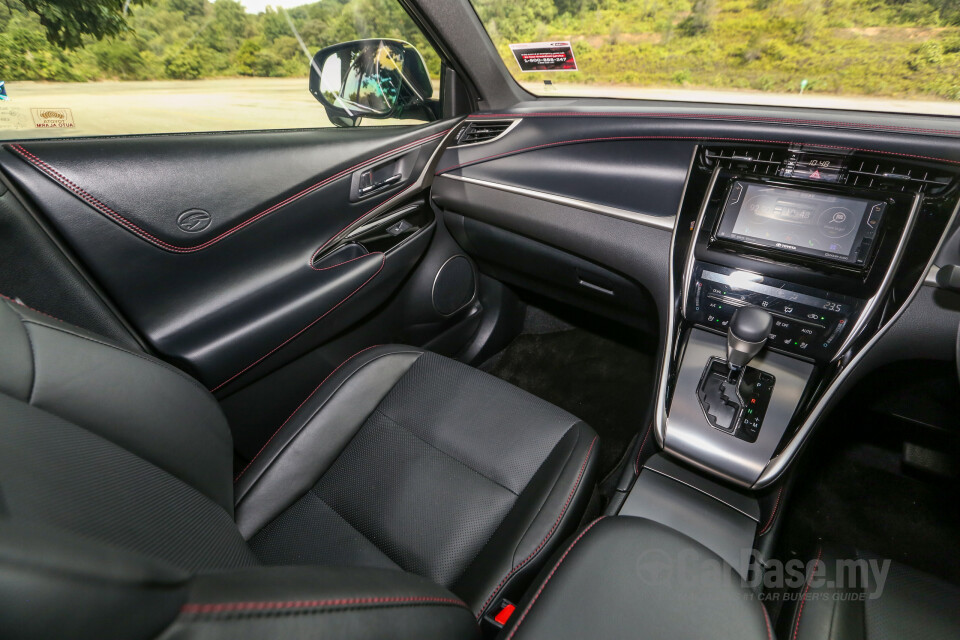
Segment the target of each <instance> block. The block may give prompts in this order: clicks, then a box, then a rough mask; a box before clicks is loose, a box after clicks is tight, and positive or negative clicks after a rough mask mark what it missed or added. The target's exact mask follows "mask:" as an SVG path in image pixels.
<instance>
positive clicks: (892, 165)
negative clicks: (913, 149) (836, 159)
mask: <svg viewBox="0 0 960 640" xmlns="http://www.w3.org/2000/svg"><path fill="white" fill-rule="evenodd" d="M956 177H957V173H956V172H951V171H948V170H947V169H945V168H944V167H942V166H933V165H931V166H927V165H924V164H920V163H915V162H900V161H899V160H891V159H889V158H877V157H873V156H866V155H860V154H857V155H854V156H853V157H852V158H850V162H849V164H848V165H847V171H846V180H845V182H846V184H848V185H850V186H851V187H863V188H865V189H881V190H883V191H921V192H924V193H926V194H928V195H932V196H933V195H938V194H940V193H943V192H944V191H946V190H947V189H948V188H949V187H950V185H951V184H952V183H953V181H954V179H956Z"/></svg>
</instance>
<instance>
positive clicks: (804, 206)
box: [717, 180, 886, 265]
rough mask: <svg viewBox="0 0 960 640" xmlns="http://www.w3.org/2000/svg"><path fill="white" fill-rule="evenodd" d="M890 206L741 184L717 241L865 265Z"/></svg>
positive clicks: (732, 194) (733, 192) (728, 206)
mask: <svg viewBox="0 0 960 640" xmlns="http://www.w3.org/2000/svg"><path fill="white" fill-rule="evenodd" d="M885 208H886V203H884V202H881V201H877V200H861V199H858V198H847V197H843V196H836V195H832V194H828V193H822V192H816V191H804V190H802V189H791V188H789V187H774V186H769V185H764V184H756V183H751V182H743V181H740V180H737V181H735V182H733V184H732V185H731V186H730V191H729V193H728V194H727V199H726V202H725V204H724V208H723V216H722V218H721V221H720V225H719V227H718V229H717V237H718V238H724V239H726V240H733V241H736V242H746V243H750V244H755V245H760V246H764V247H770V248H773V249H778V250H781V251H787V252H790V253H801V254H806V255H810V256H816V257H819V258H824V259H827V260H832V261H835V262H844V263H848V264H857V265H862V264H864V263H865V261H866V258H867V256H868V255H869V253H870V247H871V245H872V244H873V239H874V237H875V236H876V232H877V228H878V227H879V226H880V220H881V218H882V217H883V211H884V209H885Z"/></svg>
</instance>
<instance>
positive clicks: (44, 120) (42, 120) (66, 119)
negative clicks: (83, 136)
mask: <svg viewBox="0 0 960 640" xmlns="http://www.w3.org/2000/svg"><path fill="white" fill-rule="evenodd" d="M30 113H31V114H32V115H33V124H34V125H36V127H37V128H38V129H72V128H74V127H75V126H77V125H75V124H74V123H73V111H71V110H70V109H30Z"/></svg>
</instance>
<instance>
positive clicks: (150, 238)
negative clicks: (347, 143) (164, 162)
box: [10, 129, 449, 253]
mask: <svg viewBox="0 0 960 640" xmlns="http://www.w3.org/2000/svg"><path fill="white" fill-rule="evenodd" d="M447 131H449V129H448V130H447ZM447 131H441V132H439V133H435V134H433V135H431V136H428V137H426V138H422V139H420V140H414V141H413V142H409V143H407V144H405V145H403V146H400V147H397V148H395V149H391V150H389V151H385V152H384V153H381V154H380V155H378V156H375V157H373V158H369V159H367V160H364V161H363V162H360V163H358V164H355V165H353V166H352V167H349V168H347V169H343V170H342V171H340V172H338V173H335V174H334V175H332V176H330V177H328V178H324V179H323V180H321V181H320V182H317V183H315V184H313V185H311V186H309V187H307V188H306V189H304V190H302V191H300V192H298V193H295V194H293V195H292V196H290V197H289V198H287V199H285V200H283V201H281V202H278V203H277V204H275V205H273V206H271V207H269V208H267V209H264V210H263V211H261V212H260V213H258V214H256V215H254V216H252V217H250V218H248V219H246V220H244V221H243V222H241V223H239V224H238V225H236V226H235V227H232V228H230V229H227V230H226V231H224V232H223V233H221V234H220V235H218V236H217V237H216V238H212V239H210V240H207V241H206V242H204V243H202V244H199V245H196V246H192V247H184V246H178V245H174V244H170V243H168V242H165V241H163V240H161V239H159V238H157V237H156V236H154V235H152V234H151V233H149V232H148V231H145V230H144V229H142V228H140V227H138V226H137V225H136V224H134V223H133V222H131V221H130V220H128V219H127V218H125V217H123V216H122V215H120V214H119V213H117V212H116V211H114V210H113V209H111V208H110V207H108V206H107V205H105V204H104V203H103V202H101V201H100V200H98V199H97V198H95V197H94V196H92V195H90V194H89V193H88V192H87V191H85V190H84V189H83V188H81V187H80V186H79V185H77V184H76V183H74V182H72V181H71V180H70V179H69V178H67V177H66V176H64V175H63V174H61V173H60V172H58V171H57V170H56V169H54V168H53V167H52V166H50V165H49V164H47V163H46V162H44V161H43V160H41V159H40V158H38V157H37V156H35V155H34V154H32V153H30V152H29V151H27V150H26V149H25V148H24V147H23V145H19V144H14V145H11V146H10V148H11V149H12V150H13V151H15V152H16V153H17V154H19V155H20V156H21V157H22V158H23V159H24V160H26V161H27V162H29V163H30V164H32V165H33V166H34V167H36V168H37V169H38V170H40V171H41V172H42V173H44V174H45V175H47V176H48V177H50V178H52V179H53V180H55V181H56V182H57V183H59V184H60V185H61V186H63V187H64V188H66V189H67V190H68V191H70V192H71V193H73V194H74V195H75V196H77V197H78V198H80V199H81V200H83V201H84V202H86V203H87V204H88V205H90V206H91V207H93V208H94V209H96V210H97V211H99V212H100V213H103V214H104V215H106V216H107V217H109V218H110V219H111V220H113V221H114V222H116V223H117V224H119V225H120V226H122V227H123V228H125V229H126V230H127V231H130V232H131V233H133V234H135V235H137V236H139V237H140V238H142V239H143V240H146V241H147V242H150V243H151V244H154V245H156V246H158V247H160V248H162V249H166V250H167V251H172V252H174V253H192V252H194V251H200V250H201V249H206V248H207V247H209V246H211V245H212V244H215V243H217V242H219V241H220V240H223V239H224V238H226V237H227V236H229V235H232V234H233V233H236V232H237V231H239V230H241V229H243V228H244V227H246V226H248V225H250V224H253V223H254V222H256V221H257V220H259V219H260V218H262V217H264V216H267V215H269V214H271V213H273V212H275V211H277V210H278V209H280V208H282V207H285V206H286V205H288V204H290V203H292V202H294V201H296V200H299V199H300V198H302V197H304V196H306V195H308V194H310V193H312V192H314V191H316V190H317V189H321V188H323V187H325V186H327V185H328V184H330V183H331V182H333V181H335V180H338V179H340V178H342V177H344V176H345V175H347V174H349V173H350V172H352V171H354V170H356V169H358V168H359V167H362V166H364V165H368V164H371V163H374V162H377V161H378V160H380V159H382V158H384V157H386V156H389V155H393V154H395V153H401V152H403V151H407V150H408V149H411V148H413V147H416V146H419V145H422V144H426V143H427V142H430V141H432V140H435V139H437V138H439V137H441V136H443V135H445V134H446V133H447Z"/></svg>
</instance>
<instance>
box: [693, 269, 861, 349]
mask: <svg viewBox="0 0 960 640" xmlns="http://www.w3.org/2000/svg"><path fill="white" fill-rule="evenodd" d="M863 304H864V303H863V301H862V300H859V299H857V298H852V297H849V296H843V295H840V294H836V293H833V292H827V291H821V290H819V289H814V288H812V287H805V286H802V285H796V284H792V283H788V282H784V281H782V280H777V279H774V278H770V277H767V276H762V275H759V274H756V273H752V272H748V271H739V270H736V269H731V268H729V267H722V266H719V265H714V264H710V263H706V262H697V263H696V264H695V265H694V269H693V273H692V277H691V279H690V287H689V291H688V292H687V300H686V305H685V311H684V315H685V317H686V318H687V320H689V321H691V322H695V323H697V324H699V325H702V326H705V327H709V328H712V329H715V330H717V331H726V330H727V325H728V324H729V323H730V318H731V317H732V316H733V313H734V311H736V310H737V309H738V308H739V307H743V306H755V307H760V308H762V309H765V310H766V311H768V312H769V313H770V314H771V315H772V316H773V319H774V323H773V330H772V331H771V332H770V337H769V340H768V342H767V347H768V348H770V349H773V350H776V351H786V352H788V353H793V354H797V355H802V356H806V357H809V358H813V359H830V358H832V357H833V355H835V353H836V351H837V349H838V348H839V347H840V345H841V344H842V342H843V340H844V338H845V337H846V335H847V333H848V330H849V328H850V326H851V324H852V322H853V319H854V318H856V316H857V314H858V313H859V312H860V310H861V309H862V308H863Z"/></svg>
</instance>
